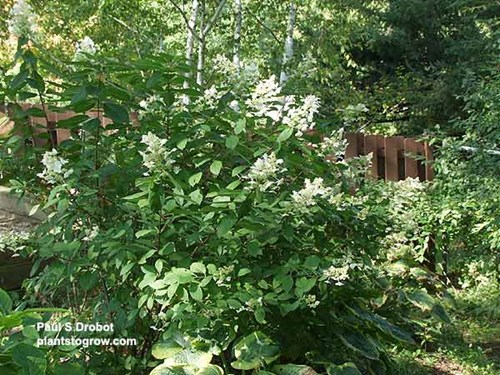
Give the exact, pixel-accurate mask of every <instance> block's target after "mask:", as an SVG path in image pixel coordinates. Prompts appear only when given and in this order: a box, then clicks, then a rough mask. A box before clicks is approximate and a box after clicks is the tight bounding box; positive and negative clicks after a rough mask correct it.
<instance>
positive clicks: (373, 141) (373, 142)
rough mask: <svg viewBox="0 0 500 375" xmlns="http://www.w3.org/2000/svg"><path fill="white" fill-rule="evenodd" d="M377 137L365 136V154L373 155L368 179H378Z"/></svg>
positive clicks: (378, 148)
mask: <svg viewBox="0 0 500 375" xmlns="http://www.w3.org/2000/svg"><path fill="white" fill-rule="evenodd" d="M380 149H381V148H380V147H379V136H377V135H367V136H365V153H366V155H368V154H369V153H370V152H371V153H372V154H373V157H372V166H371V168H370V173H369V175H370V177H372V178H375V179H377V178H378V161H379V157H378V156H379V151H380Z"/></svg>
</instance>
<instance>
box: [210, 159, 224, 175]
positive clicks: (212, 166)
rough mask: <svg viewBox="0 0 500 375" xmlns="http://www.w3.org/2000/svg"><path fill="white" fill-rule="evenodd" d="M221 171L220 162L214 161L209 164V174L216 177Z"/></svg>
mask: <svg viewBox="0 0 500 375" xmlns="http://www.w3.org/2000/svg"><path fill="white" fill-rule="evenodd" d="M221 169H222V162H221V161H220V160H214V161H213V162H212V164H210V172H212V174H213V175H215V176H218V175H219V173H220V171H221Z"/></svg>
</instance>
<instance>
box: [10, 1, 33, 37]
mask: <svg viewBox="0 0 500 375" xmlns="http://www.w3.org/2000/svg"><path fill="white" fill-rule="evenodd" d="M7 27H8V28H9V32H10V33H11V34H12V35H15V36H17V37H18V38H19V37H31V38H32V37H34V36H35V35H36V33H37V32H38V24H37V22H36V14H35V13H34V12H33V8H32V7H31V5H30V4H28V3H27V2H26V1H25V0H17V1H16V2H15V3H14V6H13V7H12V9H11V10H10V18H9V19H8V20H7Z"/></svg>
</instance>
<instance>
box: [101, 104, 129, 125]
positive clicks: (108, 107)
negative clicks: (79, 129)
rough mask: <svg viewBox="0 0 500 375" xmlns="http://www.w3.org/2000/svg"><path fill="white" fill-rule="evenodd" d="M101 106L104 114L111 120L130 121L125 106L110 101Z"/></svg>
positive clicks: (118, 121)
mask: <svg viewBox="0 0 500 375" xmlns="http://www.w3.org/2000/svg"><path fill="white" fill-rule="evenodd" d="M103 107H104V115H105V116H106V117H108V118H110V119H111V120H113V122H117V123H127V122H129V121H130V120H129V116H128V111H127V109H126V108H125V107H123V106H121V105H119V104H116V103H112V102H106V103H104V105H103Z"/></svg>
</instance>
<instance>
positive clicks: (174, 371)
mask: <svg viewBox="0 0 500 375" xmlns="http://www.w3.org/2000/svg"><path fill="white" fill-rule="evenodd" d="M149 375H186V373H185V372H184V369H183V368H182V366H175V367H173V366H168V365H165V364H162V365H159V366H156V367H155V368H154V369H153V371H151V372H150V373H149Z"/></svg>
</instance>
